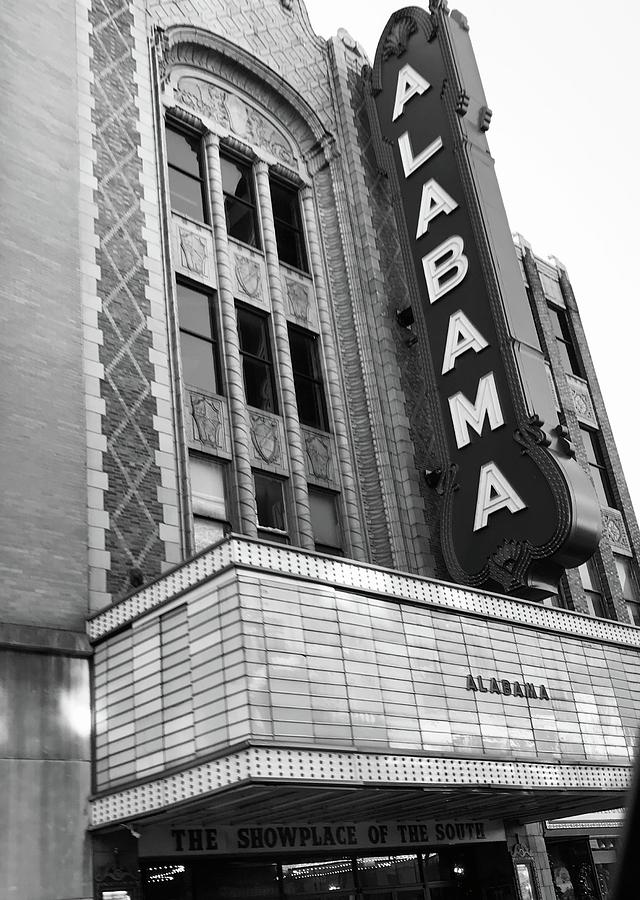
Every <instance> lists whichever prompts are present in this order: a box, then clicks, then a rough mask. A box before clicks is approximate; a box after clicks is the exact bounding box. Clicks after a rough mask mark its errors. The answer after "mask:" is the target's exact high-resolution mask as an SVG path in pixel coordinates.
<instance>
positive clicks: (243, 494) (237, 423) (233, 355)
mask: <svg viewBox="0 0 640 900" xmlns="http://www.w3.org/2000/svg"><path fill="white" fill-rule="evenodd" d="M204 145H205V151H206V155H207V170H208V173H209V197H210V200H211V221H212V224H213V237H214V241H215V258H216V265H217V270H218V298H219V302H220V315H221V319H222V342H221V344H222V352H223V364H224V369H225V372H226V385H227V390H228V396H229V414H230V418H231V440H232V444H233V469H234V476H235V477H234V479H233V482H234V484H233V489H234V491H235V494H236V497H235V499H236V508H237V510H238V517H239V525H240V531H241V532H242V534H246V535H247V536H248V537H257V536H258V526H257V521H256V506H255V496H254V489H253V476H252V474H251V463H250V456H249V448H250V446H251V431H250V428H249V416H248V414H247V406H246V403H245V397H244V387H243V383H242V359H241V357H240V344H239V341H238V324H237V321H236V308H235V302H234V291H233V280H232V277H231V264H230V261H231V257H230V254H229V243H228V240H227V222H226V219H225V214H224V194H223V192H222V172H221V170H220V139H219V138H218V136H217V135H214V134H207V135H206V137H205V140H204Z"/></svg>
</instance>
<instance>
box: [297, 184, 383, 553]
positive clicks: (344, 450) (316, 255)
mask: <svg viewBox="0 0 640 900" xmlns="http://www.w3.org/2000/svg"><path fill="white" fill-rule="evenodd" d="M301 197H302V207H303V215H304V224H305V228H306V232H307V239H308V243H309V258H310V261H311V272H312V274H313V280H314V283H315V289H316V299H317V301H318V318H319V321H320V332H321V334H322V345H323V347H324V357H325V365H326V369H327V393H328V394H329V397H330V400H331V418H332V422H333V427H334V432H335V437H336V449H337V453H338V460H339V469H340V483H341V485H342V500H343V503H344V511H345V523H344V524H345V530H346V531H347V537H348V540H349V543H350V547H351V555H352V556H353V558H354V559H358V560H366V559H367V554H366V550H365V546H364V544H363V542H362V534H363V532H364V528H363V527H362V515H361V511H360V505H359V502H358V493H357V491H356V482H355V478H354V473H353V465H352V460H351V453H350V452H349V438H348V432H347V427H346V423H345V414H344V404H343V401H342V393H341V391H340V384H341V380H340V372H339V370H338V364H337V359H338V357H337V353H336V345H335V342H334V340H333V328H332V319H331V311H330V308H329V300H328V292H327V285H326V281H325V277H324V268H323V262H322V254H321V251H320V239H319V237H318V227H317V224H316V215H315V208H314V204H313V191H312V190H311V187H309V186H306V187H304V188H303V189H302V191H301Z"/></svg>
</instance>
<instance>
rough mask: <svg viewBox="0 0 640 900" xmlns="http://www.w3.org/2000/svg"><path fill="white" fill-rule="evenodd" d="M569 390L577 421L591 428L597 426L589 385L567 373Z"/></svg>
mask: <svg viewBox="0 0 640 900" xmlns="http://www.w3.org/2000/svg"><path fill="white" fill-rule="evenodd" d="M567 382H568V383H569V390H570V391H571V397H572V399H573V405H574V407H575V410H576V416H577V417H578V421H579V422H582V423H583V424H584V425H591V427H592V428H598V427H599V426H598V419H597V418H596V411H595V409H594V408H593V401H592V400H591V394H590V393H589V386H588V384H587V382H586V381H583V380H582V378H576V376H575V375H567Z"/></svg>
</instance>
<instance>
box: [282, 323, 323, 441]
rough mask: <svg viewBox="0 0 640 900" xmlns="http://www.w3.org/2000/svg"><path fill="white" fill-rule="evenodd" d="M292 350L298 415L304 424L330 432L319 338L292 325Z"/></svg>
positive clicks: (290, 340) (290, 336) (290, 341)
mask: <svg viewBox="0 0 640 900" xmlns="http://www.w3.org/2000/svg"><path fill="white" fill-rule="evenodd" d="M289 349H290V351H291V366H292V368H293V380H294V383H295V386H296V403H297V406H298V417H299V419H300V421H301V423H302V424H303V425H309V426H310V427H311V428H318V429H320V430H321V431H328V430H329V426H328V420H327V407H326V403H325V398H324V387H323V384H322V373H321V370H320V353H319V346H318V337H317V335H315V334H311V332H309V331H303V330H302V329H301V328H295V327H294V326H293V325H290V326H289Z"/></svg>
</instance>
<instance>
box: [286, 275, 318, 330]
mask: <svg viewBox="0 0 640 900" xmlns="http://www.w3.org/2000/svg"><path fill="white" fill-rule="evenodd" d="M284 285H285V297H286V304H287V318H288V319H289V321H291V322H295V323H296V325H300V327H301V328H310V329H312V330H314V331H317V329H318V316H317V313H316V302H315V296H314V291H313V284H312V282H311V281H309V280H307V279H302V278H294V277H293V275H291V274H289V273H288V272H287V274H286V275H285V278H284Z"/></svg>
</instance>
